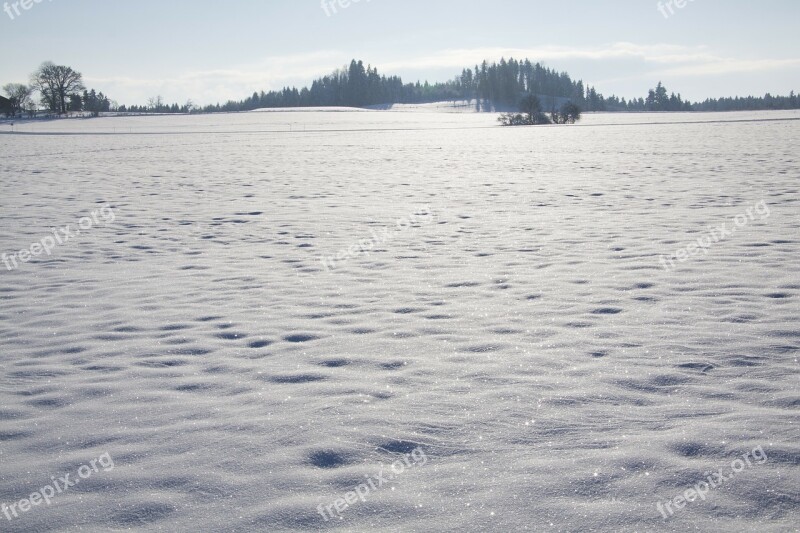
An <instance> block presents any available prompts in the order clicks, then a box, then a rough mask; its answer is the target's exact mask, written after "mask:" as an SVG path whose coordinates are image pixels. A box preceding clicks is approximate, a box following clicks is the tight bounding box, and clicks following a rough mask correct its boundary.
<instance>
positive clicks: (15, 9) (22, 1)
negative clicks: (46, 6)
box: [3, 0, 53, 20]
mask: <svg viewBox="0 0 800 533" xmlns="http://www.w3.org/2000/svg"><path fill="white" fill-rule="evenodd" d="M47 1H48V2H52V1H53V0H47ZM42 2H44V0H19V1H18V2H11V3H10V4H9V3H8V2H5V3H4V4H3V11H5V12H6V13H7V14H8V16H9V18H11V20H14V19H15V18H16V17H20V16H22V13H23V12H24V11H28V10H29V9H31V8H32V7H33V6H35V5H36V4H41V3H42ZM20 9H22V11H20Z"/></svg>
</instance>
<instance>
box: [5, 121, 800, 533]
mask: <svg viewBox="0 0 800 533" xmlns="http://www.w3.org/2000/svg"><path fill="white" fill-rule="evenodd" d="M495 118H496V117H495V116H494V115H477V114H476V115H466V114H465V115H460V114H435V113H400V112H398V113H379V112H366V113H315V112H307V113H295V114H292V113H287V112H272V113H248V114H236V115H217V116H192V117H118V118H101V119H96V120H64V121H53V122H34V123H30V122H29V123H22V124H18V125H17V126H16V127H15V129H16V130H17V131H23V132H28V133H32V135H19V134H14V135H10V134H4V135H0V199H1V200H0V202H1V203H0V218H1V219H2V224H1V225H0V253H7V254H10V253H15V252H17V251H19V250H22V249H29V248H30V246H31V244H32V243H35V242H38V241H40V240H41V239H42V238H44V237H46V236H47V235H49V234H50V232H51V228H62V227H64V226H66V225H68V224H72V225H74V224H75V223H76V222H77V221H78V220H79V219H80V218H81V217H84V216H87V214H89V213H90V212H91V211H92V210H95V209H99V208H101V207H102V206H105V205H107V206H110V208H111V209H113V212H114V215H115V220H114V221H113V222H111V223H108V224H105V223H101V224H96V225H95V226H94V227H92V228H91V229H89V230H87V231H83V232H82V233H81V234H80V235H79V236H76V237H75V238H74V239H72V240H70V241H69V242H67V243H64V244H63V245H60V246H58V247H57V248H56V249H55V250H54V251H53V252H52V255H51V256H49V257H48V256H45V255H42V256H39V257H37V258H35V259H34V260H32V261H31V262H29V263H25V264H22V265H20V267H19V268H18V269H16V270H13V271H8V270H6V268H5V267H4V266H3V265H2V264H0V267H2V270H0V321H1V322H0V503H3V502H4V503H6V504H11V503H15V502H18V501H19V500H21V499H23V498H28V497H29V495H30V494H31V493H33V492H35V491H37V490H39V489H40V488H42V487H44V486H45V485H47V484H49V483H51V476H63V475H64V474H67V473H73V474H72V475H73V477H75V472H76V471H77V469H78V467H79V466H80V465H83V464H87V463H88V462H89V461H91V460H93V459H95V458H98V457H100V456H101V455H102V454H104V453H108V454H109V455H110V456H111V457H113V460H114V465H115V467H114V469H113V470H110V471H103V470H100V471H99V472H97V473H95V474H93V475H92V476H91V477H90V478H88V479H86V480H82V481H81V483H80V484H79V485H77V486H75V487H73V488H71V489H69V490H67V491H65V492H64V493H62V494H58V495H57V496H56V497H54V498H53V501H52V503H51V505H49V506H47V505H39V506H36V507H33V508H32V509H31V510H30V511H28V512H26V513H23V514H22V515H21V516H20V517H19V518H16V519H14V520H13V521H8V520H6V518H5V517H4V516H3V515H2V514H0V530H2V531H37V532H43V531H75V530H81V531H120V530H128V529H131V530H137V531H317V530H321V531H327V530H338V531H398V532H400V531H402V532H413V531H419V532H423V531H424V532H427V531H448V532H449V531H452V532H456V531H458V532H463V531H497V532H513V531H687V530H696V531H708V532H715V531H720V532H723V531H724V532H732V531H796V530H797V524H798V523H800V510H799V509H800V507H799V506H798V503H800V495H798V488H799V487H800V445H798V438H799V437H800V428H798V406H800V395H799V394H798V351H799V350H800V329H798V325H797V324H798V322H797V317H798V311H800V305H799V303H800V269H799V268H798V254H799V253H800V232H799V230H800V219H799V218H798V215H799V214H800V211H799V210H798V207H800V206H799V205H798V200H800V182H799V181H798V180H799V179H800V162H799V161H798V159H797V144H798V140H800V122H798V121H797V120H796V119H797V118H798V114H797V113H795V112H789V113H726V114H703V115H700V114H686V115H682V114H677V115H676V114H670V115H589V116H587V117H586V119H585V121H584V125H579V126H568V127H541V128H500V127H495V126H494V122H495ZM776 118H779V119H793V120H779V121H775V120H773V119H776ZM721 120H724V121H728V122H720V121H721ZM732 120H746V122H730V121H732ZM659 122H663V123H662V124H659ZM680 122H683V124H680ZM698 122H699V123H698ZM8 129H9V128H8V127H7V126H3V127H2V128H0V130H1V131H7V130H8ZM762 200H763V201H765V202H766V205H768V206H769V209H770V216H769V217H768V218H764V219H756V220H753V221H752V222H751V223H749V224H748V225H747V226H746V227H744V228H742V229H740V230H739V231H737V232H736V234H735V235H733V236H730V237H729V238H727V239H725V240H723V241H721V242H719V243H716V244H714V245H713V246H711V247H710V249H709V251H708V254H707V255H706V254H700V255H698V256H695V257H693V258H691V259H690V260H688V261H686V262H685V263H683V264H680V265H679V266H678V267H677V268H676V269H674V270H672V271H667V270H665V269H664V268H662V266H661V265H660V264H659V256H661V255H670V254H673V253H675V252H676V251H677V250H679V249H681V248H685V247H686V246H687V245H688V244H689V243H691V242H692V241H695V240H696V239H697V238H698V237H701V236H703V235H704V234H706V232H707V231H708V228H710V227H713V226H719V225H721V224H725V223H730V221H731V220H732V219H733V218H734V217H736V216H737V215H741V214H743V213H745V212H746V210H747V209H748V208H750V207H752V206H753V205H755V204H756V203H757V202H760V201H762ZM398 221H401V222H400V225H399V226H398ZM101 222H102V221H101ZM409 224H410V225H411V227H409ZM389 230H390V231H389ZM376 235H377V236H381V237H380V239H377V238H376V237H375V236H376ZM387 235H388V236H387ZM370 239H373V241H372V242H373V245H372V246H369V247H366V248H367V249H366V251H364V252H362V251H359V250H358V249H356V251H355V252H353V251H352V250H353V248H352V247H353V246H354V245H358V244H359V242H360V241H364V240H367V241H368V240H370ZM343 250H344V251H346V252H347V254H344V255H346V257H345V258H344V259H342V260H341V261H339V262H337V264H336V268H334V269H332V270H328V269H326V267H325V266H324V265H323V263H322V262H321V259H323V258H326V257H335V256H337V254H339V255H340V257H341V256H342V255H343V254H342V251H343ZM758 446H761V447H763V450H764V452H765V453H766V455H767V456H768V460H767V461H766V462H764V463H763V464H755V463H753V465H752V466H751V467H748V468H746V469H745V470H744V471H743V472H741V473H740V474H738V475H736V477H735V478H733V479H731V480H729V481H728V482H726V483H725V484H724V485H722V486H721V487H719V488H716V489H715V490H712V491H711V492H710V493H709V494H708V495H707V498H706V499H705V500H704V501H701V500H697V501H695V502H693V503H689V504H688V505H686V507H685V508H683V509H680V510H678V511H676V512H675V514H674V516H672V517H669V519H668V520H665V519H664V518H663V517H662V515H661V514H660V513H659V511H658V510H657V507H656V504H657V503H659V502H666V501H670V500H673V499H674V498H676V497H678V496H680V495H681V494H683V493H684V491H685V490H686V489H687V488H689V487H692V486H694V485H695V484H697V483H699V482H701V481H703V480H704V479H706V478H707V477H708V475H709V473H710V472H716V471H717V470H719V469H729V468H730V466H729V465H731V462H732V461H733V460H734V459H736V458H737V457H741V456H742V455H743V454H745V453H747V452H748V451H750V450H753V449H754V448H756V447H758ZM418 448H419V449H421V450H423V451H424V453H425V456H426V457H427V462H425V464H415V465H413V467H410V468H408V469H407V471H406V472H404V473H403V474H402V475H397V476H395V478H394V479H393V480H391V481H390V482H389V483H388V484H387V485H384V486H383V487H379V488H378V489H377V490H375V491H372V492H371V494H370V495H369V497H368V498H367V499H366V501H364V502H361V501H358V502H357V503H356V504H354V505H352V506H350V507H349V508H348V509H347V510H346V511H344V512H343V513H342V515H341V519H338V518H337V519H335V520H330V521H328V522H326V521H325V520H324V519H323V518H322V516H321V515H320V514H318V511H317V506H318V505H320V504H322V505H323V506H324V505H330V504H331V503H333V502H335V501H336V500H337V499H338V498H343V497H344V496H345V495H346V494H347V492H348V491H351V490H354V488H355V487H357V486H358V485H359V484H361V483H363V482H365V480H366V479H367V477H369V478H373V479H374V478H375V477H376V476H379V475H380V473H381V472H382V470H383V471H384V472H385V471H388V467H389V464H390V463H392V462H393V461H395V460H397V459H398V458H401V457H403V456H406V455H407V454H409V453H411V452H412V451H413V450H415V449H418ZM365 476H367V477H365Z"/></svg>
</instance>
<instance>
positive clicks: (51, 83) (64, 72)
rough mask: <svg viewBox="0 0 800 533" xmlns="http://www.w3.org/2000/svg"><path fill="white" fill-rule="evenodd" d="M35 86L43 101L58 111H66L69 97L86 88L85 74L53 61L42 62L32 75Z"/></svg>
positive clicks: (52, 109) (51, 108)
mask: <svg viewBox="0 0 800 533" xmlns="http://www.w3.org/2000/svg"><path fill="white" fill-rule="evenodd" d="M31 83H32V84H33V87H34V88H35V89H36V90H37V91H39V92H40V93H41V95H42V103H44V104H45V105H46V106H47V107H49V108H50V110H51V111H54V112H56V113H62V114H64V113H66V112H67V106H68V103H69V102H68V98H69V96H70V95H72V94H76V93H79V92H80V91H83V90H84V89H85V87H84V85H83V75H81V73H80V72H76V71H74V70H72V68H70V67H66V66H63V65H56V64H55V63H53V62H51V61H47V62H45V63H42V66H40V67H39V70H37V71H36V72H34V73H33V76H32V77H31Z"/></svg>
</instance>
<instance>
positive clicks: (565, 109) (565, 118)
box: [497, 94, 581, 126]
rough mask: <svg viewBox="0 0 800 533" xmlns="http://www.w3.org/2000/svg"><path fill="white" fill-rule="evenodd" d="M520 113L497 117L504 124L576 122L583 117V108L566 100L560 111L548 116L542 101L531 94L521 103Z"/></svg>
mask: <svg viewBox="0 0 800 533" xmlns="http://www.w3.org/2000/svg"><path fill="white" fill-rule="evenodd" d="M519 110H520V112H519V113H505V114H503V115H500V117H499V118H498V119H497V120H498V121H499V122H500V124H502V125H503V126H536V125H540V124H575V122H577V121H579V120H580V119H581V108H580V107H579V106H578V105H577V104H575V103H573V102H566V103H565V104H564V105H562V106H561V109H560V110H559V111H553V112H552V113H551V114H550V116H549V117H548V116H547V115H546V114H545V113H544V111H543V110H542V102H541V100H540V99H539V97H538V96H536V95H535V94H529V95H527V96H526V97H525V98H523V99H522V100H521V101H520V103H519Z"/></svg>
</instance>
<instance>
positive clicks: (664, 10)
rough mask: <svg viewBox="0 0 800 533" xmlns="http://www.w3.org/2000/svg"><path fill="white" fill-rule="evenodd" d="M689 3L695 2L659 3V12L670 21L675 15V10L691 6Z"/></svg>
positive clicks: (672, 0)
mask: <svg viewBox="0 0 800 533" xmlns="http://www.w3.org/2000/svg"><path fill="white" fill-rule="evenodd" d="M689 2H694V0H667V1H666V2H659V3H658V11H659V12H660V13H661V14H662V15H664V18H665V19H668V18H670V17H671V16H672V15H674V14H675V8H677V9H683V8H684V7H686V6H687V5H689Z"/></svg>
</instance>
